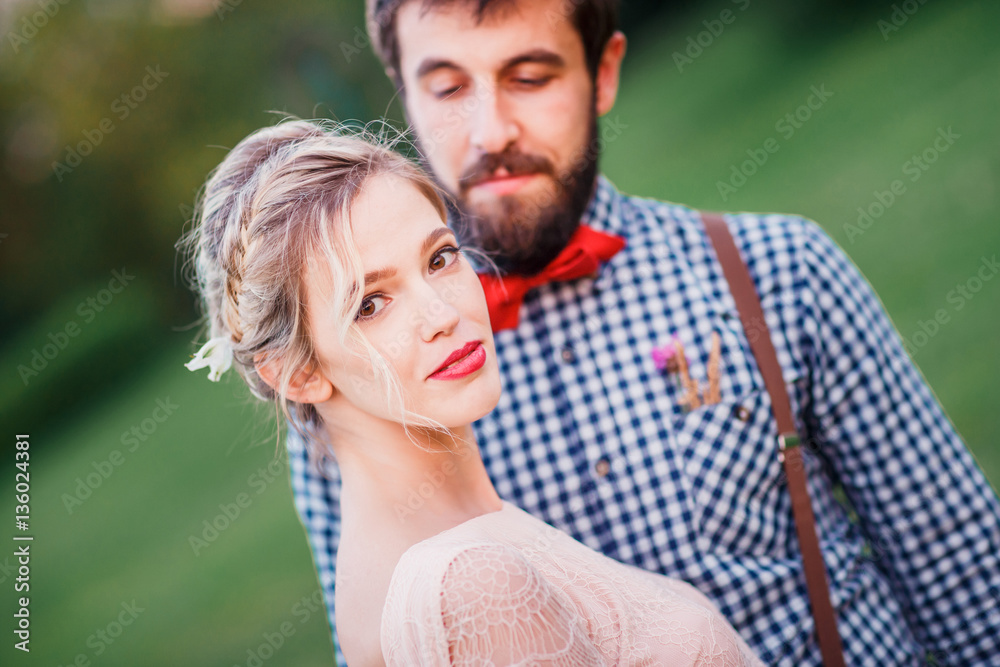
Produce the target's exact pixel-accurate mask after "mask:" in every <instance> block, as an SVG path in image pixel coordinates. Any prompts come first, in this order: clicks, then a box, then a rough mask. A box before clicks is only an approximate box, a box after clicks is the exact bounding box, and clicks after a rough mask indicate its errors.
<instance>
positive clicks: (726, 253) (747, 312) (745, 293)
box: [701, 212, 844, 667]
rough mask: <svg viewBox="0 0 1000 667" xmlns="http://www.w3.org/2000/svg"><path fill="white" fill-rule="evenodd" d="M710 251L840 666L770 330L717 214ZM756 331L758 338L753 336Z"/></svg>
mask: <svg viewBox="0 0 1000 667" xmlns="http://www.w3.org/2000/svg"><path fill="white" fill-rule="evenodd" d="M701 217H702V220H703V222H704V224H705V229H706V230H707V231H708V236H709V238H710V239H711V240H712V245H713V246H714V247H715V253H716V255H717V256H718V258H719V262H720V263H721V264H722V271H723V273H724V274H725V276H726V281H727V282H728V283H729V291H730V292H731V293H732V295H733V299H734V300H735V301H736V309H737V310H738V311H739V314H740V321H741V322H742V323H743V330H744V332H746V334H747V340H748V341H749V342H750V349H751V350H752V351H753V356H754V358H755V359H756V360H757V366H758V367H759V368H760V373H761V375H762V376H764V386H765V387H766V388H767V393H768V394H770V396H771V410H772V411H773V413H774V419H775V421H776V422H777V424H778V447H779V452H778V458H779V460H781V461H782V462H783V463H784V467H785V476H786V477H787V479H788V491H789V493H790V494H791V496H792V514H793V515H794V517H795V529H796V532H797V533H798V537H799V546H800V549H801V550H802V562H803V566H804V570H805V576H806V588H807V589H808V591H809V601H810V603H811V605H812V615H813V620H814V621H815V623H816V634H817V637H818V639H819V649H820V652H821V653H822V655H823V664H824V665H825V666H826V667H844V649H843V646H842V645H841V641H840V632H839V631H838V630H837V615H836V613H835V612H834V610H833V606H832V605H831V604H830V588H829V584H828V583H827V574H826V565H825V564H824V563H823V554H822V552H821V551H820V549H819V539H818V537H817V536H816V518H815V516H814V515H813V511H812V503H811V501H810V499H809V489H808V487H807V486H806V474H805V466H804V465H803V461H802V450H801V447H800V440H799V434H798V432H797V430H796V428H795V420H794V419H793V418H792V407H791V403H790V402H789V399H788V392H787V390H786V388H785V381H784V379H783V378H782V375H781V366H779V365H778V357H777V355H776V354H775V352H774V345H773V344H772V342H771V332H770V331H769V330H768V328H767V324H766V323H765V321H764V311H763V310H762V309H761V306H760V299H759V297H758V296H757V292H756V290H755V289H754V285H753V281H752V280H751V279H750V272H749V271H748V270H747V267H746V264H744V263H743V260H742V258H741V257H740V252H739V250H738V249H737V248H736V243H735V242H734V241H733V237H732V235H731V234H730V233H729V228H728V227H727V226H726V221H725V220H724V219H723V217H722V216H721V215H719V214H718V213H705V212H703V213H702V214H701ZM751 332H756V333H757V334H758V335H752V333H751Z"/></svg>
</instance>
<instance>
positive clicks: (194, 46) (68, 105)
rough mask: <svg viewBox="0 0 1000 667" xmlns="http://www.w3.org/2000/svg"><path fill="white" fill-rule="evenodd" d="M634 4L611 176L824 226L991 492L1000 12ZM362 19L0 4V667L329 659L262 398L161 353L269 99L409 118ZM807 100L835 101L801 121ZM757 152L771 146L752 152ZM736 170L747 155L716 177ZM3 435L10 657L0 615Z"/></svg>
mask: <svg viewBox="0 0 1000 667" xmlns="http://www.w3.org/2000/svg"><path fill="white" fill-rule="evenodd" d="M725 9H729V10H730V11H732V16H733V17H734V20H733V21H732V22H731V23H729V24H720V23H716V22H715V20H716V19H718V18H719V16H720V14H721V12H722V11H723V10H725ZM623 20H624V26H625V29H626V33H627V35H628V36H629V39H630V43H629V53H628V56H627V58H626V61H625V66H624V74H623V82H622V90H621V94H620V98H619V102H618V104H617V106H616V107H615V109H614V110H613V111H612V112H611V113H610V114H609V116H608V117H607V118H606V119H605V125H606V129H607V132H608V134H607V135H606V136H607V137H608V141H607V145H606V151H605V155H604V159H603V169H604V171H605V173H607V174H608V175H609V176H610V177H611V179H612V180H613V181H614V182H615V183H616V184H617V185H618V186H619V188H621V189H623V190H624V191H626V192H629V193H633V194H641V195H646V196H653V197H658V198H662V199H668V200H673V201H678V202H682V203H686V204H690V205H694V206H698V207H703V208H709V209H716V210H722V209H725V210H771V211H782V212H795V213H801V214H804V215H806V216H808V217H811V218H813V219H815V220H817V221H818V222H819V223H820V224H821V225H823V226H824V228H825V229H826V230H827V231H828V232H829V233H830V234H831V235H832V236H833V238H834V239H835V240H836V241H837V242H838V243H840V244H841V245H842V246H843V247H844V248H845V249H846V250H847V252H848V253H849V255H850V256H851V257H852V258H853V259H854V261H855V262H856V263H857V264H858V266H859V267H860V268H861V269H862V271H863V272H864V273H865V275H866V276H867V277H868V279H869V280H870V281H871V282H872V284H873V285H874V286H875V288H876V290H877V291H878V293H879V294H880V296H881V297H882V299H883V302H884V303H885V306H886V308H887V310H888V312H889V313H890V315H891V316H892V318H893V321H894V322H895V324H896V326H897V328H898V329H899V331H900V333H901V334H902V335H903V336H904V337H905V338H906V339H907V340H908V341H909V342H910V344H911V349H912V352H913V355H914V358H915V360H916V362H917V363H918V364H919V366H920V368H921V370H922V371H923V373H924V374H925V376H926V377H927V379H928V381H929V382H930V385H931V386H932V387H933V389H934V390H935V392H936V393H937V395H938V397H939V398H940V400H941V402H942V403H943V405H944V406H945V409H946V410H947V411H948V414H949V415H950V417H951V418H952V420H953V421H954V423H955V424H956V426H957V427H958V429H959V431H960V432H961V433H962V434H963V435H964V437H965V439H966V441H967V442H968V444H969V447H970V448H971V449H972V451H973V452H974V453H975V455H976V457H977V459H978V460H979V462H980V465H981V466H982V467H983V469H984V470H985V472H986V474H987V476H988V477H989V479H990V480H991V482H992V483H993V484H994V486H996V485H997V484H998V483H1000V448H998V447H997V444H996V436H995V433H996V432H997V431H998V426H1000V419H998V412H1000V411H998V410H997V396H998V395H1000V379H998V377H997V370H998V363H997V361H998V354H997V350H998V343H1000V332H998V325H1000V318H998V313H1000V279H997V280H992V278H993V277H994V276H993V274H992V273H991V271H993V272H995V270H996V269H991V268H990V266H991V265H990V264H989V263H988V262H987V263H986V264H984V259H985V260H990V259H992V258H993V257H994V256H995V255H996V254H997V252H998V250H1000V226H998V225H997V213H998V210H1000V206H998V197H1000V193H998V191H997V187H998V185H997V184H998V178H997V177H998V175H1000V150H998V149H1000V123H998V122H997V117H998V115H997V114H998V110H1000V42H998V40H997V39H996V28H997V26H1000V3H996V2H987V1H986V0H982V1H980V2H969V1H958V0H952V1H951V2H947V3H946V2H927V3H926V4H920V3H919V2H918V1H917V0H909V1H908V2H902V3H890V2H861V1H855V2H846V3H845V2H838V3H835V2H832V1H828V2H821V3H796V2H792V1H791V0H786V1H784V2H775V3H771V4H769V5H765V4H764V3H759V4H758V3H757V2H756V0H753V1H748V0H740V1H739V2H729V1H725V2H722V1H712V2H708V1H704V2H696V1H694V0H691V1H689V2H686V3H656V2H627V1H626V2H625V3H624V8H623ZM706 21H707V22H708V23H707V24H706V23H705V22H706ZM720 25H722V26H723V29H722V30H721V32H720V31H719V26H720ZM363 26H364V24H363V20H362V6H361V2H360V0H358V1H357V2H344V1H342V0H336V1H331V0H326V1H320V0H300V1H296V2H282V3H277V2H271V3H267V2H261V1H259V0H242V1H241V0H224V1H223V2H213V1H211V0H159V1H155V2H154V1H146V2H140V1H133V0H90V1H87V0H64V2H63V3H62V4H60V3H59V2H58V1H57V0H26V1H17V2H3V3H0V35H2V37H3V39H2V43H0V280H2V284H3V290H2V301H0V303H2V307H0V331H2V338H0V422H2V424H3V430H2V437H3V439H4V445H3V464H2V470H3V473H2V476H0V489H2V501H0V508H2V511H0V516H3V517H5V518H4V522H5V524H4V528H3V530H0V536H2V539H3V540H4V541H6V543H7V544H8V545H11V546H7V547H3V548H2V549H0V591H2V594H0V600H2V602H0V613H2V617H3V618H4V619H5V620H4V621H3V623H2V624H0V627H2V630H3V632H2V634H0V636H2V637H3V646H2V648H0V662H2V663H3V664H5V665H7V664H39V665H43V664H44V665H52V666H55V665H70V664H73V663H74V661H77V664H86V663H90V664H99V665H178V664H183V665H257V664H279V665H291V664H294V665H330V664H332V663H333V658H332V648H331V642H330V633H329V627H328V625H327V621H326V617H325V613H324V612H323V610H322V609H321V608H319V607H317V606H316V605H315V600H318V599H319V598H318V597H316V598H313V597H312V596H313V595H314V594H315V593H316V591H317V589H318V584H317V580H316V575H315V572H314V570H313V567H312V562H311V558H310V554H309V550H308V547H307V543H306V539H305V535H304V532H303V530H302V528H301V526H300V524H299V523H298V520H297V516H296V514H295V511H294V508H293V505H292V499H291V494H290V491H289V484H288V476H287V469H286V466H285V463H284V456H283V453H282V448H281V447H280V446H279V442H278V440H277V431H276V425H275V421H274V418H273V415H272V414H270V412H269V410H268V409H267V408H265V407H261V406H256V405H254V404H253V403H252V402H251V401H250V400H249V398H248V395H247V393H246V391H245V390H243V389H242V388H241V387H240V386H239V385H238V383H237V382H236V381H234V378H230V379H229V380H228V381H225V382H222V383H219V384H212V383H209V382H208V381H206V379H205V376H204V372H200V373H198V374H192V373H189V372H188V371H186V370H185V369H184V368H183V367H182V364H183V363H184V362H185V361H186V360H187V358H188V355H189V354H190V353H191V352H193V350H194V349H195V346H194V345H193V340H194V338H195V336H196V335H197V334H198V328H197V327H196V326H195V324H196V322H195V320H196V311H195V310H194V299H193V297H192V295H191V294H190V293H189V292H187V291H186V289H185V288H184V286H183V285H182V284H181V282H180V279H179V275H180V272H179V261H178V259H177V257H176V254H175V252H174V249H173V244H174V242H175V241H176V240H177V238H178V237H179V236H180V234H181V232H182V231H183V229H184V227H185V224H186V221H187V220H188V219H189V216H190V213H191V208H190V206H191V204H192V203H193V199H194V195H195V191H196V190H197V188H198V187H199V185H200V184H201V182H202V181H203V179H204V178H205V176H206V174H207V173H208V171H209V170H210V169H211V168H212V167H213V166H215V165H216V164H217V163H218V162H219V161H220V160H221V159H222V157H223V156H224V154H225V148H224V147H226V146H232V145H234V144H235V143H236V142H237V141H238V140H239V139H240V138H242V137H243V136H245V135H246V134H247V133H249V132H250V131H252V130H254V129H256V128H258V127H260V126H262V125H267V124H271V123H273V122H274V120H275V116H273V115H269V114H268V113H267V112H268V111H269V110H276V111H281V112H288V113H292V114H295V115H298V116H300V117H306V118H310V117H333V118H338V119H342V120H344V119H355V118H356V119H365V120H367V119H371V118H375V117H378V116H383V115H387V116H388V117H389V118H391V119H395V120H397V121H398V120H399V119H401V118H402V112H401V111H400V109H399V107H398V105H397V104H395V103H394V101H393V100H392V97H393V96H392V90H391V87H390V86H389V84H388V82H387V81H386V80H385V78H384V76H383V75H382V72H381V69H380V67H379V65H378V63H377V62H376V60H375V58H374V57H373V55H372V54H371V53H370V49H369V47H368V45H367V40H366V39H365V37H364V27H363ZM710 28H715V30H716V32H718V33H719V34H717V35H713V34H712V33H711V32H710ZM699 41H700V42H701V45H700V46H692V44H694V45H697V44H698V43H699ZM137 86H138V88H137ZM813 87H815V88H816V89H819V90H825V91H827V92H828V93H831V95H830V96H829V98H828V99H827V100H826V101H825V102H823V104H822V105H817V104H815V101H816V100H815V99H814V106H818V108H816V109H813V110H809V109H808V107H806V108H805V110H803V109H802V108H800V107H801V105H803V104H805V103H806V101H807V98H808V97H809V95H810V94H811V92H810V91H811V89H812V88H813ZM824 87H825V88H824ZM123 95H124V96H125V97H124V98H123V97H122V96H123ZM787 114H792V120H788V119H786V115H787ZM796 114H798V119H795V115H796ZM807 116H808V118H806V117H807ZM783 119H784V120H783ZM949 128H950V129H951V132H952V135H953V136H954V135H957V137H958V138H956V139H953V141H952V143H951V144H950V145H947V146H946V149H945V150H944V151H938V152H937V153H936V154H935V150H931V151H930V152H928V154H927V156H928V159H929V158H931V157H934V158H936V159H935V161H934V162H933V164H927V165H925V166H926V167H927V168H926V170H922V169H919V168H917V171H914V164H913V163H912V162H909V161H911V160H912V158H913V156H914V155H922V154H924V152H925V150H927V149H931V148H932V147H933V146H934V142H935V140H936V138H937V137H938V136H939V130H940V131H943V132H946V133H947V132H948V129H949ZM769 138H773V139H774V140H775V141H776V142H777V145H778V146H779V150H778V151H777V152H775V153H771V154H768V158H767V161H766V162H765V163H764V164H763V165H761V166H758V167H757V168H756V169H752V168H751V166H746V165H743V163H744V162H745V161H746V160H748V159H751V156H752V155H753V154H755V153H756V154H757V155H758V157H759V156H760V152H759V150H758V149H760V148H761V147H762V146H764V144H765V141H766V140H768V139H769ZM771 145H772V146H773V145H774V144H773V143H772V144H771ZM938 146H939V147H941V146H945V144H944V142H939V144H938ZM747 151H750V153H749V154H748V152H747ZM84 153H86V155H84ZM74 154H75V157H74ZM741 165H743V168H744V170H745V172H747V173H748V172H750V171H755V173H753V175H751V176H749V177H748V178H746V179H745V182H741V181H740V180H739V179H736V180H730V179H732V178H733V169H734V168H735V169H737V170H739V169H740V168H741ZM917 174H919V176H918V178H917V179H916V180H913V177H914V175H917ZM897 179H898V180H900V181H902V183H903V184H904V186H905V191H902V194H896V195H894V200H895V201H893V202H892V203H891V204H890V205H888V206H886V207H885V208H884V211H882V212H881V213H879V207H878V206H876V204H878V203H879V197H881V199H882V200H883V202H887V201H888V195H887V194H879V193H885V192H886V191H890V192H891V184H892V182H893V181H894V180H897ZM720 182H727V183H729V184H730V185H731V186H733V185H734V184H737V185H738V187H734V188H733V190H735V191H733V190H729V189H726V188H720V185H719V183H720ZM859 207H862V209H868V210H870V211H871V213H872V216H873V217H872V218H871V222H870V224H869V223H866V225H867V226H866V227H861V226H858V218H859V211H858V208H859ZM876 214H878V215H876ZM845 225H855V227H854V228H851V227H845ZM114 271H118V272H119V273H120V274H123V275H124V276H125V281H126V283H127V285H126V286H125V288H124V289H120V290H119V291H117V292H114V291H112V290H110V289H108V288H109V282H110V281H112V279H113V278H114V273H113V272H114ZM977 272H979V278H977ZM128 276H134V278H131V279H129V278H128ZM987 276H988V278H989V279H986V280H982V278H986V277H987ZM977 280H982V282H977ZM110 286H111V287H112V288H114V289H116V290H118V286H119V283H117V282H113V283H111V285H110ZM959 286H964V288H963V289H966V290H967V291H966V292H965V293H964V294H963V293H962V292H960V291H957V290H958V287H959ZM973 290H975V291H973ZM942 313H943V316H942ZM936 316H937V317H940V318H941V321H942V322H943V323H938V324H936V325H935V324H934V322H933V321H934V320H935V317H936ZM67 327H69V329H67ZM74 327H75V328H74ZM47 357H50V358H47ZM32 364H34V365H35V366H34V368H32ZM158 405H160V406H164V405H165V406H168V408H169V409H168V410H167V412H169V413H170V414H169V415H167V412H165V411H163V410H162V409H161V411H159V412H157V411H156V409H157V407H158ZM154 416H159V417H161V418H162V417H164V416H165V417H166V418H165V419H162V421H161V422H157V421H155V419H154ZM133 428H134V429H135V433H136V434H137V435H135V436H133V435H131V434H130V433H129V432H130V431H131V430H132V429H133ZM18 433H29V434H30V436H31V437H30V442H31V450H30V452H31V459H30V471H31V493H32V496H31V511H32V512H31V530H30V531H29V532H30V533H31V534H33V535H34V536H35V541H34V542H33V543H32V553H33V558H32V561H31V607H30V609H31V615H32V616H31V617H32V641H31V648H32V651H31V654H30V655H25V654H22V653H21V652H19V651H15V650H14V649H13V648H12V644H13V643H14V640H13V639H12V633H11V629H12V616H11V614H12V612H13V610H14V605H15V602H14V598H15V593H14V590H13V589H14V579H15V577H16V573H15V570H14V567H12V565H13V566H15V567H16V559H15V558H14V557H13V555H12V553H13V550H14V547H13V546H12V545H13V544H14V543H13V542H12V541H11V540H10V538H11V536H12V534H13V533H14V529H13V516H12V515H13V514H14V503H13V501H12V498H13V495H14V488H13V486H14V484H13V482H14V473H15V472H16V470H15V469H14V467H13V464H14V453H13V452H14V435H15V434H18ZM116 452H117V453H116ZM268 466H270V468H269V469H268ZM241 494H242V495H241ZM241 503H242V506H241V505H240V504H241ZM220 506H221V507H220ZM235 509H239V515H238V516H235ZM227 511H228V512H229V513H230V515H231V516H235V518H232V519H229V520H223V519H220V515H223V514H224V513H225V512H227ZM206 521H208V522H212V521H215V522H216V523H217V525H223V526H225V528H224V529H223V530H222V531H220V532H218V533H217V534H215V536H214V537H212V535H213V534H212V533H211V532H208V533H206V532H205V523H204V522H206ZM226 524H228V525H226ZM206 535H208V537H209V538H211V539H207V538H206ZM192 536H196V537H199V538H202V539H205V542H204V543H201V544H199V543H196V542H193V541H192ZM123 605H125V606H124V607H123ZM119 620H127V621H129V625H127V626H125V627H123V628H119V627H118V626H117V625H116V624H117V623H118V622H119ZM119 629H121V630H122V631H121V632H120V633H118V630H119ZM276 633H277V634H276ZM279 636H280V637H281V638H282V639H281V645H280V647H279V648H278V649H277V650H276V651H273V652H272V651H268V650H266V649H265V650H264V651H262V652H261V651H260V650H259V649H260V647H261V646H262V645H264V644H266V643H267V642H268V637H270V643H271V644H272V645H274V644H277V643H278V637H279ZM80 656H82V658H81V657H80Z"/></svg>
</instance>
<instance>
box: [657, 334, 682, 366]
mask: <svg viewBox="0 0 1000 667" xmlns="http://www.w3.org/2000/svg"><path fill="white" fill-rule="evenodd" d="M677 342H678V339H677V334H673V335H672V336H671V337H670V342H669V343H667V344H666V345H661V346H660V347H654V348H653V353H652V354H653V363H654V364H656V368H657V370H661V371H667V372H668V373H676V372H677V370H678V368H679V365H678V362H677Z"/></svg>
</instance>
